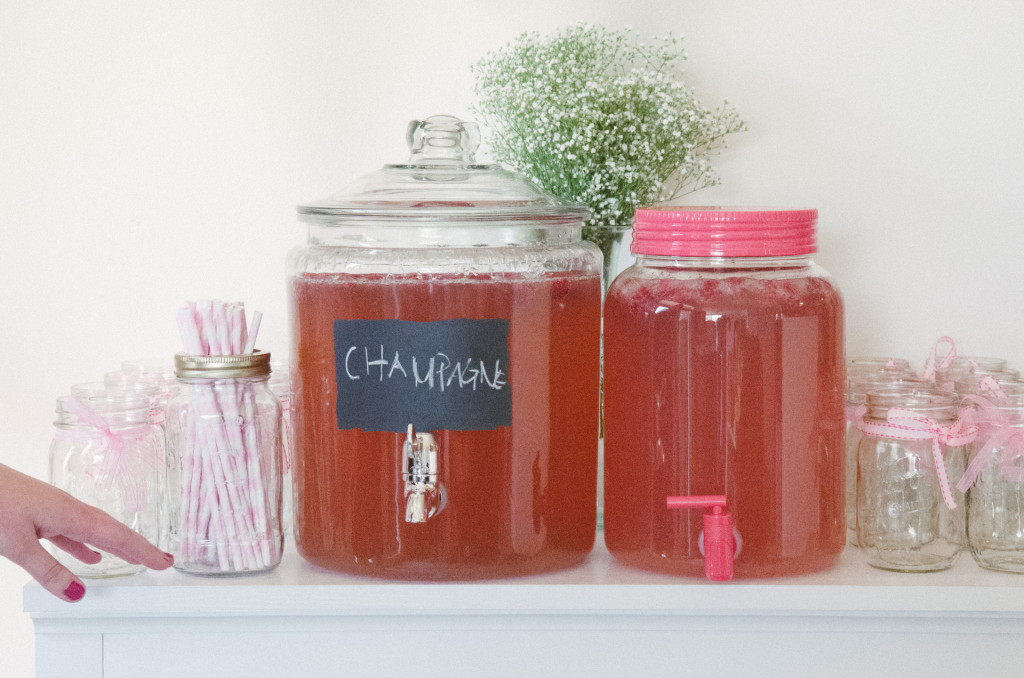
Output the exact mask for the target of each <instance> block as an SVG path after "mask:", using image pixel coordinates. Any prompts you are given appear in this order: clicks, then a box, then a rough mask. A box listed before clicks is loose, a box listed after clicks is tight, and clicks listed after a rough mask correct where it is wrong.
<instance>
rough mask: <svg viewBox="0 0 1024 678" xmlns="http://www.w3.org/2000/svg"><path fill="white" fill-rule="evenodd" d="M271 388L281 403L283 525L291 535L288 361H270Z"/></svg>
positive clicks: (290, 428)
mask: <svg viewBox="0 0 1024 678" xmlns="http://www.w3.org/2000/svg"><path fill="white" fill-rule="evenodd" d="M268 384H269V386H270V390H271V391H273V392H274V395H275V396H277V401H278V402H279V403H281V474H282V481H281V487H282V491H281V525H282V528H283V529H284V533H285V535H286V536H287V535H290V534H291V531H292V522H294V518H293V516H294V510H293V508H292V497H293V496H294V488H293V485H294V483H293V482H292V413H291V406H292V386H291V377H290V376H289V375H288V363H287V362H284V361H277V360H275V361H273V362H271V363H270V381H269V382H268Z"/></svg>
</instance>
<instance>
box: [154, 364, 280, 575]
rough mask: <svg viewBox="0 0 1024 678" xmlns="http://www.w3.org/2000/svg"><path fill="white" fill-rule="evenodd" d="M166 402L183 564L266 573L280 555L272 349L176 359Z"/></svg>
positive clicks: (170, 500)
mask: <svg viewBox="0 0 1024 678" xmlns="http://www.w3.org/2000/svg"><path fill="white" fill-rule="evenodd" d="M174 364H175V372H176V374H177V376H178V382H179V387H178V390H177V393H176V394H175V395H174V396H173V397H172V398H171V400H170V402H169V403H168V404H167V418H166V427H167V468H168V471H167V511H168V520H169V524H170V530H169V548H170V552H171V553H172V554H173V555H174V567H175V569H177V570H180V571H182V572H187V573H189V574H203V575H235V574H247V573H253V572H262V571H266V570H270V569H272V568H274V567H276V566H277V565H278V564H279V563H280V562H281V552H282V548H283V546H284V535H283V532H282V530H281V405H280V404H279V403H278V401H277V398H276V397H275V396H274V394H273V393H272V392H271V390H270V388H269V387H268V385H267V382H268V380H269V377H270V354H269V353H267V352H265V351H256V352H254V353H251V354H240V355H225V356H190V355H184V354H180V353H179V354H177V355H176V356H175V358H174Z"/></svg>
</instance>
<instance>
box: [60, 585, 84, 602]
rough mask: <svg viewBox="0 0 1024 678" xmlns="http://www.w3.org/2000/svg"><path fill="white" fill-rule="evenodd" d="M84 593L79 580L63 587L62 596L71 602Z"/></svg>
mask: <svg viewBox="0 0 1024 678" xmlns="http://www.w3.org/2000/svg"><path fill="white" fill-rule="evenodd" d="M84 595H85V587H84V586H82V583H81V582H78V581H73V582H71V584H70V585H69V586H68V587H67V588H66V589H64V597H65V598H67V599H68V600H70V601H72V602H77V601H79V600H81V599H82V597H83V596H84Z"/></svg>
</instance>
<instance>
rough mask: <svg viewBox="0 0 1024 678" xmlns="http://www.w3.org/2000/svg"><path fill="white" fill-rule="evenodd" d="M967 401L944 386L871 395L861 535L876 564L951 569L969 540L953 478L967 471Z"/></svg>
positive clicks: (861, 459) (862, 465)
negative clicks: (963, 414) (963, 408)
mask: <svg viewBox="0 0 1024 678" xmlns="http://www.w3.org/2000/svg"><path fill="white" fill-rule="evenodd" d="M959 404H960V399H959V397H958V396H957V395H955V394H952V393H947V392H944V391H941V390H938V389H909V388H898V387H897V388H891V389H887V390H877V391H872V392H869V393H868V394H867V412H866V413H865V416H864V419H863V421H862V422H861V434H862V437H861V440H860V445H859V446H858V452H857V540H858V542H859V544H860V547H861V548H863V549H865V550H866V552H867V554H868V562H869V564H871V565H872V566H874V567H877V568H880V569H884V570H893V571H897V572H931V571H936V570H944V569H947V568H949V567H950V566H951V565H952V564H953V562H954V561H955V560H956V557H957V555H958V554H959V553H960V551H961V549H962V547H963V543H964V507H963V503H962V502H960V503H958V502H956V500H955V498H954V496H953V492H952V488H951V487H950V485H949V480H948V479H949V478H950V477H953V478H959V477H960V475H961V474H962V473H963V471H964V462H965V458H966V445H968V444H969V443H970V442H972V441H973V439H974V433H973V429H972V428H971V427H968V426H965V424H964V422H963V421H961V420H960V418H959Z"/></svg>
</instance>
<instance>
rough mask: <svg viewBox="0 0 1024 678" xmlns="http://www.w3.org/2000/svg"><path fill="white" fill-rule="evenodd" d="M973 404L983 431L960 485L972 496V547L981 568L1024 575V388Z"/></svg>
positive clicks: (1012, 386)
mask: <svg viewBox="0 0 1024 678" xmlns="http://www.w3.org/2000/svg"><path fill="white" fill-rule="evenodd" d="M968 400H969V401H970V405H969V406H970V407H971V408H972V409H971V416H972V418H973V419H974V421H975V422H976V423H977V424H978V427H979V431H978V438H977V440H976V441H975V442H974V443H973V444H972V445H971V457H972V459H971V463H970V464H969V465H968V467H967V471H966V473H964V477H963V478H962V480H961V483H960V484H959V485H958V487H959V488H960V489H962V490H966V492H967V543H968V545H969V546H970V549H971V554H972V555H973V556H974V560H975V561H976V562H977V563H978V565H980V566H982V567H984V568H986V569H989V570H996V571H999V572H1014V573H1018V574H1024V384H1020V383H1010V382H1003V383H1001V384H1000V391H999V395H998V396H996V395H995V394H992V393H990V394H988V395H986V397H985V398H984V399H981V398H976V397H975V398H969V399H968Z"/></svg>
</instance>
